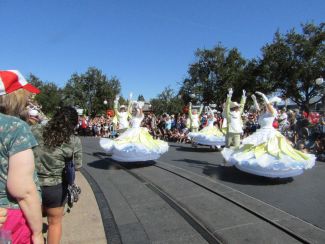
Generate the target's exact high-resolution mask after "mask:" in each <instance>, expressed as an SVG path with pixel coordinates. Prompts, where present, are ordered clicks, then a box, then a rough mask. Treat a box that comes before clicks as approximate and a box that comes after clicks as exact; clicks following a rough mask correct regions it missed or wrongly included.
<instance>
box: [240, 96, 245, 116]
mask: <svg viewBox="0 0 325 244" xmlns="http://www.w3.org/2000/svg"><path fill="white" fill-rule="evenodd" d="M245 103H246V91H245V90H243V95H242V96H241V99H240V110H239V111H240V113H241V114H242V113H243V112H244V107H245Z"/></svg>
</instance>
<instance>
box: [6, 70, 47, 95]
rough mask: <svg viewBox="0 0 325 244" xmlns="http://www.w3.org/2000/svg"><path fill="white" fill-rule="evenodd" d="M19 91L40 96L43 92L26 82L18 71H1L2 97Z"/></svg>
mask: <svg viewBox="0 0 325 244" xmlns="http://www.w3.org/2000/svg"><path fill="white" fill-rule="evenodd" d="M18 89H25V90H27V91H29V92H31V93H35V94H38V93H40V92H41V91H40V90H39V89H37V88H36V87H35V86H33V85H31V84H30V83H28V82H27V81H26V79H25V78H24V76H23V75H22V74H21V73H20V72H19V71H18V70H0V96H2V95H5V94H9V93H11V92H14V91H16V90H18Z"/></svg>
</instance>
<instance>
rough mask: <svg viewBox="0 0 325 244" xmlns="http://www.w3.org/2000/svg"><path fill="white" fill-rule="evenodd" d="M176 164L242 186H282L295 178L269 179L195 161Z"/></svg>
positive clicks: (235, 169) (234, 168) (184, 160)
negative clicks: (185, 164) (186, 165)
mask: <svg viewBox="0 0 325 244" xmlns="http://www.w3.org/2000/svg"><path fill="white" fill-rule="evenodd" d="M173 161H175V162H177V161H178V162H186V163H188V166H190V167H193V168H199V169H202V173H203V174H204V175H207V176H209V177H211V178H217V179H218V180H220V181H226V182H231V183H236V184H240V185H280V184H287V183H290V182H292V181H293V178H291V177H290V178H284V179H280V178H268V177H263V176H257V175H253V174H248V173H246V172H243V171H240V170H238V169H237V168H236V167H229V166H223V165H217V164H212V163H208V162H206V161H198V160H193V159H182V160H180V159H179V160H173Z"/></svg>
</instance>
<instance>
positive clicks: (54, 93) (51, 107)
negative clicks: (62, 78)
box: [27, 74, 62, 116]
mask: <svg viewBox="0 0 325 244" xmlns="http://www.w3.org/2000/svg"><path fill="white" fill-rule="evenodd" d="M27 80H28V81H29V82H30V83H31V84H33V85H35V86H36V87H38V88H39V89H40V90H41V93H40V94H37V95H36V96H35V100H36V102H37V103H38V104H39V105H41V106H42V112H43V113H44V114H46V115H48V116H51V115H52V114H53V113H54V112H55V109H56V108H58V107H59V106H61V105H62V90H61V89H60V88H58V87H57V85H56V84H55V83H53V82H43V81H42V80H40V79H39V78H38V77H36V76H35V75H33V74H30V75H29V76H28V77H27Z"/></svg>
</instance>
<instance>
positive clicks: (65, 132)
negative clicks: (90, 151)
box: [33, 107, 82, 244]
mask: <svg viewBox="0 0 325 244" xmlns="http://www.w3.org/2000/svg"><path fill="white" fill-rule="evenodd" d="M77 124H78V114H77V111H76V110H75V109H74V108H72V107H63V108H61V109H59V110H58V111H57V112H56V113H55V115H54V116H53V118H52V119H51V120H50V121H49V122H48V124H47V125H46V126H45V127H42V128H39V127H38V128H37V129H36V130H33V133H34V135H35V137H36V138H37V140H38V141H39V144H40V146H39V147H37V148H35V149H34V153H35V159H36V160H35V161H36V167H37V172H38V177H39V181H40V185H41V189H42V205H43V210H44V212H45V214H46V216H47V220H48V234H47V242H48V243H49V244H55V243H60V240H61V235H62V218H63V213H64V205H65V203H66V201H67V188H68V186H67V184H66V182H65V180H64V178H63V170H64V167H65V163H66V162H68V161H70V160H72V159H73V160H74V162H75V166H76V168H77V169H78V168H80V167H81V166H82V146H81V141H80V139H79V138H78V137H76V136H75V135H74V129H75V127H76V125H77Z"/></svg>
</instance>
